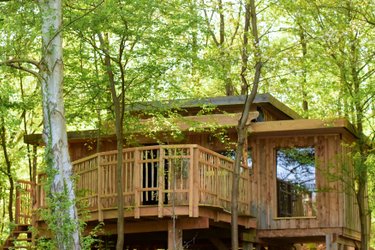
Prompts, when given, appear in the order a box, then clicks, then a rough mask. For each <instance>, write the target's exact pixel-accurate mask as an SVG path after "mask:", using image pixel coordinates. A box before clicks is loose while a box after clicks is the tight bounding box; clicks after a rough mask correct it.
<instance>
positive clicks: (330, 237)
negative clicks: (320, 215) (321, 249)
mask: <svg viewBox="0 0 375 250" xmlns="http://www.w3.org/2000/svg"><path fill="white" fill-rule="evenodd" d="M326 250H338V243H337V235H336V234H326Z"/></svg>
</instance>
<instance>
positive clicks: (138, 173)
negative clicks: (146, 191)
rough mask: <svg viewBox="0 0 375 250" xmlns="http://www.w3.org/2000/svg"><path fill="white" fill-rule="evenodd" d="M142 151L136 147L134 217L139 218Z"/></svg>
mask: <svg viewBox="0 0 375 250" xmlns="http://www.w3.org/2000/svg"><path fill="white" fill-rule="evenodd" d="M139 159H140V152H139V149H138V148H136V149H135V151H134V180H133V183H134V218H136V219H139V217H140V206H141V195H140V183H141V180H140V179H141V166H140V163H139Z"/></svg>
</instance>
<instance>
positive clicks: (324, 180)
mask: <svg viewBox="0 0 375 250" xmlns="http://www.w3.org/2000/svg"><path fill="white" fill-rule="evenodd" d="M250 146H251V148H252V152H253V180H254V181H253V185H254V186H253V192H254V195H253V199H254V200H255V202H254V203H255V204H256V205H255V206H256V208H255V210H256V211H257V217H258V228H259V229H292V228H323V227H346V228H349V229H353V230H357V231H358V230H359V224H358V209H357V205H356V201H355V195H354V193H353V181H352V180H353V176H352V175H353V170H352V165H351V163H350V160H349V156H348V153H349V151H350V149H349V148H348V147H347V146H345V145H344V142H343V140H342V139H341V137H340V135H339V134H326V135H300V136H256V135H253V136H252V137H251V139H250ZM288 147H314V148H315V159H316V164H315V166H316V185H317V189H318V191H317V201H316V210H317V213H316V216H312V217H298V218H286V217H277V190H276V150H277V149H278V148H288Z"/></svg>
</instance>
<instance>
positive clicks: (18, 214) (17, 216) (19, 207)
mask: <svg viewBox="0 0 375 250" xmlns="http://www.w3.org/2000/svg"><path fill="white" fill-rule="evenodd" d="M20 196H21V193H20V188H19V186H18V185H17V187H16V216H15V221H16V224H19V223H20V210H21V197H20Z"/></svg>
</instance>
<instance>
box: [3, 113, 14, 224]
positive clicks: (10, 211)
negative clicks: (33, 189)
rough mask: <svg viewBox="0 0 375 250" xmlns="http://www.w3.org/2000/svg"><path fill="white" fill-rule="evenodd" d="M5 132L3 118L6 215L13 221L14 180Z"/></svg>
mask: <svg viewBox="0 0 375 250" xmlns="http://www.w3.org/2000/svg"><path fill="white" fill-rule="evenodd" d="M5 133H6V130H5V126H4V120H2V125H1V131H0V135H1V138H0V139H1V146H2V148H3V153H4V158H5V165H6V175H7V177H8V181H9V203H8V215H9V221H11V222H13V221H14V218H13V203H14V202H13V199H14V180H13V176H12V163H11V162H10V159H9V155H8V149H7V144H6V136H5Z"/></svg>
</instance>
